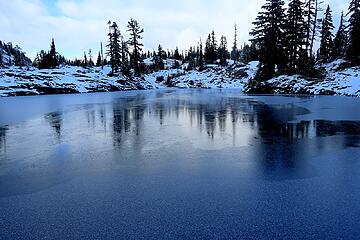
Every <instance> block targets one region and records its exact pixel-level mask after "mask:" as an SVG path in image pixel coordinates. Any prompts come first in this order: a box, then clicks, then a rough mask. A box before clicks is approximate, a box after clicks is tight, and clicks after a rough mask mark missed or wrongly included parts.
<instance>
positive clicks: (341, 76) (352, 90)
mask: <svg viewBox="0 0 360 240" xmlns="http://www.w3.org/2000/svg"><path fill="white" fill-rule="evenodd" d="M342 63H344V61H343V60H338V61H335V62H332V63H329V64H324V65H322V66H320V67H321V68H323V69H324V70H325V72H326V75H325V77H324V78H323V79H305V78H304V77H302V76H299V75H294V76H280V77H277V78H274V79H271V80H269V81H267V83H269V84H271V86H273V88H274V92H273V93H275V94H284V93H285V94H287V93H293V94H314V95H319V94H325V95H345V96H357V97H359V96H360V67H352V68H344V69H343V68H341V64H342Z"/></svg>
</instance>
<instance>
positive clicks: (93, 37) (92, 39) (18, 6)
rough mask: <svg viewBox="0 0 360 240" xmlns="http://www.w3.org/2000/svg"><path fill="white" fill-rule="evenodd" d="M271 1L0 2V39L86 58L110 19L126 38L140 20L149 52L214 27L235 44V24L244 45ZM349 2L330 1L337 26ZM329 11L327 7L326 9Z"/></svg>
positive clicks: (188, 41)
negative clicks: (52, 44) (128, 27)
mask: <svg viewBox="0 0 360 240" xmlns="http://www.w3.org/2000/svg"><path fill="white" fill-rule="evenodd" d="M264 2H265V0H251V1H250V0H221V1H219V0H168V1H163V0H151V1H149V0H131V1H129V0H101V1H100V0H53V1H51V0H10V1H8V0H0V9H2V12H1V14H0V29H1V30H0V32H1V36H0V39H1V40H3V41H12V42H13V43H14V44H18V45H19V46H21V47H22V48H23V50H24V51H26V52H27V53H28V55H29V56H30V57H34V56H35V55H36V53H37V52H38V51H40V50H41V49H48V46H49V43H50V41H51V38H52V37H54V38H55V41H56V46H57V49H58V51H59V52H60V53H62V54H63V55H65V56H66V57H70V58H73V57H82V55H83V52H84V51H88V49H89V48H91V49H92V51H93V53H94V55H95V54H96V53H97V52H98V51H99V46H100V42H105V41H106V34H107V22H108V20H112V21H116V22H117V23H118V25H119V26H120V28H121V29H123V31H122V32H123V34H124V35H126V31H125V30H126V23H127V21H128V20H129V19H130V18H135V19H137V20H138V21H139V23H140V24H141V26H142V27H144V29H145V33H144V44H145V48H146V49H149V50H152V49H155V48H157V45H158V44H159V43H161V44H162V45H163V47H164V48H165V49H167V48H170V49H174V48H175V47H176V46H179V47H180V48H182V49H184V48H186V49H187V48H188V47H189V46H190V45H194V44H196V42H198V41H199V39H200V37H201V38H202V39H204V38H206V36H207V34H208V33H209V32H210V31H211V30H212V29H214V30H215V33H216V34H217V37H218V38H220V36H221V35H222V34H224V35H225V36H226V37H227V38H228V42H229V45H231V43H232V41H233V31H234V30H233V26H234V24H235V23H236V24H237V25H238V29H239V37H238V38H239V39H238V40H239V42H241V43H242V42H245V41H247V40H248V38H249V34H248V33H249V31H250V30H251V28H252V25H251V22H252V21H253V20H254V19H255V17H256V15H257V13H258V11H259V10H260V7H261V6H262V5H263V4H264ZM348 3H349V1H348V0H345V1H344V0H325V4H330V5H331V6H332V9H333V11H334V13H333V14H334V19H335V20H334V21H335V23H336V24H337V22H338V18H339V15H340V12H341V11H342V10H346V8H347V5H348ZM324 8H325V7H324Z"/></svg>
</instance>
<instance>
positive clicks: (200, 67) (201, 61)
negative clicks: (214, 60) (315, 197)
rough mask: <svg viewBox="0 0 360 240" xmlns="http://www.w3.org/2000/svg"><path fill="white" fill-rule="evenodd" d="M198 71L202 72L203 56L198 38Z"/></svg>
mask: <svg viewBox="0 0 360 240" xmlns="http://www.w3.org/2000/svg"><path fill="white" fill-rule="evenodd" d="M198 62H199V64H198V66H199V71H202V70H204V54H203V45H202V41H201V38H200V42H199V61H198Z"/></svg>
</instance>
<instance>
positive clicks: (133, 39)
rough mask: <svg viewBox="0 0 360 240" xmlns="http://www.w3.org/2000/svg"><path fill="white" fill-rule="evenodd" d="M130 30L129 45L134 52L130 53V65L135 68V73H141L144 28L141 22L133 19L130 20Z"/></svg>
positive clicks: (137, 74) (138, 74)
mask: <svg viewBox="0 0 360 240" xmlns="http://www.w3.org/2000/svg"><path fill="white" fill-rule="evenodd" d="M127 27H128V32H129V34H130V39H129V42H128V44H129V46H130V47H131V48H132V53H131V55H130V66H131V67H133V68H134V71H135V75H136V76H140V75H141V67H142V58H141V51H142V47H143V46H144V45H143V44H142V43H141V42H140V41H141V39H142V36H141V34H143V33H144V29H142V28H140V25H139V23H138V22H137V21H136V20H134V19H131V20H130V21H129V22H128V25H127Z"/></svg>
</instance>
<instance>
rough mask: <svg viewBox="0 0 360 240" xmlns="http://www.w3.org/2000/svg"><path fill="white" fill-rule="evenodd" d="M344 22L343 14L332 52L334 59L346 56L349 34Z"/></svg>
mask: <svg viewBox="0 0 360 240" xmlns="http://www.w3.org/2000/svg"><path fill="white" fill-rule="evenodd" d="M344 21H345V19H344V14H343V13H341V19H340V25H339V29H338V31H337V33H336V36H335V39H334V48H333V50H332V58H333V59H339V58H342V57H344V56H345V52H346V42H347V33H346V27H345V22H344Z"/></svg>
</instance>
